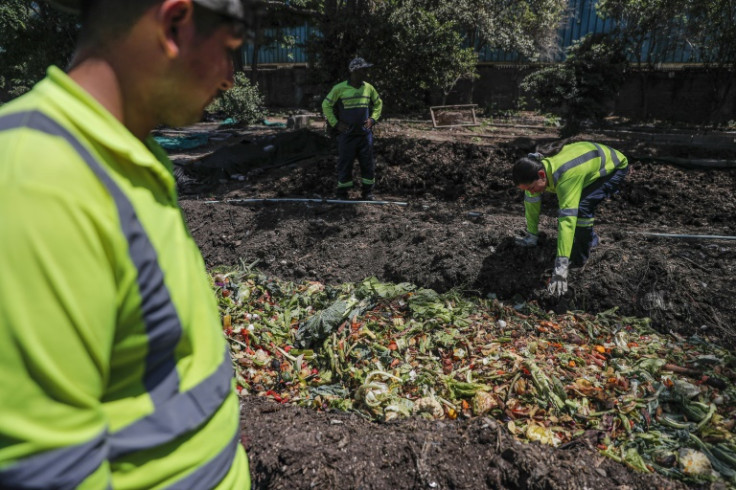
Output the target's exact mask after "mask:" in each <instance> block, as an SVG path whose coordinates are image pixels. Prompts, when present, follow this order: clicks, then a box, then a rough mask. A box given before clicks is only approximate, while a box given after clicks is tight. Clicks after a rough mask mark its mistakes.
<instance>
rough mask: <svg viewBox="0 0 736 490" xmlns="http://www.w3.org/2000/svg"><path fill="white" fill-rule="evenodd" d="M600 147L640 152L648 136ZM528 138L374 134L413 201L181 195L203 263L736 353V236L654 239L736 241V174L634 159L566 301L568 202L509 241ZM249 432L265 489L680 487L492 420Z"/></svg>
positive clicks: (329, 175)
mask: <svg viewBox="0 0 736 490" xmlns="http://www.w3.org/2000/svg"><path fill="white" fill-rule="evenodd" d="M596 139H597V141H600V142H602V143H606V144H610V145H611V146H614V147H616V148H619V149H621V150H622V151H624V153H627V152H628V153H627V154H629V155H631V154H632V152H634V150H636V152H639V154H641V145H640V144H639V143H636V144H635V143H630V142H626V141H607V140H605V139H599V138H596ZM517 143H518V144H515V143H514V142H513V141H511V142H508V141H507V142H504V143H498V144H496V143H494V144H484V145H481V144H473V143H460V142H453V141H431V140H418V139H413V138H404V137H400V136H391V137H387V138H383V139H380V140H379V141H378V143H377V147H376V149H377V164H378V168H377V177H378V181H377V189H376V191H377V195H378V198H379V199H385V200H390V201H400V202H406V203H408V205H407V206H398V205H360V204H345V205H339V204H323V203H283V202H280V203H245V204H244V203H242V202H230V203H227V202H219V203H207V202H206V200H205V199H204V198H202V197H201V196H194V195H190V196H184V197H182V200H181V205H182V207H183V209H184V212H185V215H186V219H187V221H188V223H189V226H190V229H191V231H192V234H193V236H194V238H195V239H196V241H197V243H198V244H199V245H200V247H201V249H202V252H203V255H204V257H205V260H206V263H207V264H208V265H209V266H214V265H228V264H230V265H235V264H237V263H239V262H240V261H241V260H242V261H244V262H246V263H253V262H257V266H256V267H258V268H259V269H261V270H263V271H264V272H265V273H267V274H270V275H273V276H277V277H279V278H282V279H289V280H301V279H310V280H318V281H321V282H326V283H340V282H344V281H351V282H353V281H360V280H362V279H364V278H365V277H368V276H376V277H378V278H379V279H380V280H381V281H391V282H403V281H408V282H413V283H416V284H418V285H421V286H423V287H429V288H433V289H436V290H440V291H444V290H448V289H451V288H462V289H464V290H466V291H467V292H469V293H470V294H479V295H488V294H494V295H496V296H497V297H498V298H499V299H501V300H504V301H528V300H536V301H538V302H540V304H542V305H543V306H544V307H545V308H548V309H555V310H566V309H576V310H584V311H588V312H600V311H603V310H607V309H610V308H613V307H617V308H619V312H620V313H623V314H625V315H632V316H639V317H650V318H651V319H652V320H653V325H654V326H655V328H657V329H659V330H661V331H664V332H669V331H675V332H679V333H680V334H682V335H692V334H696V333H697V334H698V335H701V336H707V337H710V338H712V339H713V340H715V341H717V342H720V343H722V344H725V345H727V346H733V345H736V337H735V336H734V325H736V298H735V295H734V294H733V292H734V291H736V274H735V272H736V241H734V240H713V239H683V238H663V237H654V236H650V235H647V233H651V232H659V233H665V234H677V235H723V236H733V235H736V200H735V199H734V191H735V190H736V170H734V169H720V170H692V169H683V168H681V167H676V166H673V165H668V164H664V163H652V162H651V161H649V160H646V161H645V160H644V159H637V158H630V162H631V165H632V170H633V171H632V173H631V175H630V177H629V178H628V181H627V182H626V184H625V186H624V187H623V188H622V191H621V193H620V195H619V196H617V197H616V198H615V199H614V200H612V201H609V202H606V203H603V204H602V205H601V206H600V207H599V210H598V213H597V216H596V223H597V225H596V226H597V228H596V229H597V231H598V234H599V235H600V236H601V238H602V242H601V245H600V246H599V247H598V248H597V249H596V250H595V251H594V252H593V255H592V257H591V259H590V260H589V262H588V263H587V264H586V265H585V266H584V267H582V268H580V269H573V270H572V272H571V275H570V284H571V291H570V293H569V295H567V296H566V297H564V298H562V300H560V301H552V300H551V299H550V298H548V297H547V296H546V295H545V294H544V286H545V281H546V280H547V279H548V278H549V275H550V269H551V267H552V263H553V260H554V255H555V240H556V235H557V233H556V200H555V198H554V196H549V198H546V197H545V199H544V201H543V217H542V222H541V228H540V229H541V230H542V235H541V240H540V244H539V246H538V247H536V248H534V249H527V250H525V249H519V248H517V247H516V246H514V243H513V236H514V234H515V233H517V232H520V231H521V230H523V229H524V228H525V223H524V211H523V203H522V195H521V191H518V190H517V189H515V188H514V187H513V185H512V183H511V180H510V177H509V173H510V168H511V165H512V162H513V161H514V160H515V159H516V158H517V157H518V156H521V155H523V154H525V153H526V152H527V151H529V149H530V148H531V147H533V145H534V141H533V140H529V139H526V138H525V139H519V140H518V141H517ZM650 149H651V150H652V153H655V152H657V149H656V148H650ZM658 154H661V151H659V152H658ZM307 156H308V155H307ZM229 157H232V155H230V156H229ZM709 157H712V155H709ZM726 157H727V158H733V155H730V154H729V155H727V156H726ZM334 163H335V158H334V157H331V156H316V157H314V158H308V159H305V160H301V161H300V162H297V163H295V164H291V165H270V166H269V167H268V168H267V169H264V168H254V169H252V170H251V171H250V172H248V173H247V175H246V181H245V182H242V183H228V184H222V185H219V186H218V187H216V188H214V189H213V191H212V193H211V194H210V195H211V196H213V197H214V198H216V200H218V201H225V200H228V199H229V200H239V199H240V200H242V199H251V198H283V197H290V198H299V197H304V198H314V197H332V195H333V192H334V186H335V176H334ZM356 167H357V165H356ZM356 177H358V175H357V174H356ZM358 182H359V179H358ZM354 192H355V196H354V197H357V196H358V190H356V191H354ZM244 423H245V434H246V436H247V438H248V440H249V445H250V457H251V464H252V469H253V475H254V481H255V483H256V485H255V486H256V487H257V488H307V487H310V488H311V487H317V488H483V487H489V488H494V487H498V488H586V487H587V488H645V487H660V488H664V487H674V486H675V485H674V484H670V483H663V482H664V480H661V479H659V478H655V477H645V476H642V475H639V474H635V473H633V472H631V471H629V470H628V469H626V468H625V467H624V466H621V465H618V464H617V463H614V462H612V461H609V460H602V459H601V457H600V456H599V455H597V454H596V453H595V451H594V450H592V449H590V448H588V447H585V446H586V445H585V444H582V445H581V446H580V447H578V448H573V449H569V450H559V449H558V450H554V449H550V448H547V447H539V446H529V445H520V444H517V443H514V442H513V441H511V439H510V438H509V437H510V436H507V435H506V434H505V433H504V432H503V431H500V432H499V431H497V430H496V425H495V423H494V422H493V421H488V420H471V421H464V422H459V421H456V422H452V423H450V422H445V423H439V422H425V421H417V420H413V421H404V422H399V423H395V424H390V425H376V424H373V423H369V422H366V421H363V420H362V419H358V418H355V417H350V416H345V415H339V414H319V413H313V412H310V411H307V410H304V409H298V408H288V409H287V408H281V407H279V406H275V405H272V404H268V403H267V402H265V401H261V400H259V399H254V398H252V397H251V398H246V399H245V416H244Z"/></svg>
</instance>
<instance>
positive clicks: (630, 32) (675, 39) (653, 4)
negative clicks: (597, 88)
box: [596, 0, 706, 67]
mask: <svg viewBox="0 0 736 490" xmlns="http://www.w3.org/2000/svg"><path fill="white" fill-rule="evenodd" d="M693 1H695V2H700V1H701V0H600V1H599V2H598V4H597V6H596V9H597V11H598V14H599V15H600V16H601V17H602V18H604V19H609V20H614V21H616V25H617V29H616V30H615V31H614V32H613V33H612V35H614V36H616V37H617V38H618V42H619V43H621V44H622V45H623V46H624V47H625V49H626V51H627V52H628V54H629V55H631V56H632V57H633V59H635V60H636V61H637V62H638V63H640V64H642V63H643V64H647V65H648V66H650V67H651V66H654V65H656V64H657V63H661V62H663V61H664V60H666V59H667V57H668V56H670V55H671V54H672V53H674V52H675V51H676V50H677V49H679V48H681V47H683V46H684V42H685V39H684V37H683V35H682V34H683V33H684V31H685V26H686V24H687V11H688V4H690V3H692V2H693ZM703 27H706V26H703Z"/></svg>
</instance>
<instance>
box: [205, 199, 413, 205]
mask: <svg viewBox="0 0 736 490" xmlns="http://www.w3.org/2000/svg"><path fill="white" fill-rule="evenodd" d="M203 202H204V203H205V204H218V203H226V204H232V203H239V204H263V203H267V202H311V203H318V204H378V205H386V204H395V205H396V206H408V205H409V203H407V202H401V201H358V200H356V201H353V200H350V199H309V198H289V197H286V198H256V199H226V200H224V201H203Z"/></svg>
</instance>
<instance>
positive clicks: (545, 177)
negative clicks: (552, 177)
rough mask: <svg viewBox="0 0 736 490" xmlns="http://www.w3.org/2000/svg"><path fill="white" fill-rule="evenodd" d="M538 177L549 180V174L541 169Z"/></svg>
mask: <svg viewBox="0 0 736 490" xmlns="http://www.w3.org/2000/svg"><path fill="white" fill-rule="evenodd" d="M537 175H538V176H539V178H540V179H543V180H547V173H546V172H545V171H544V169H541V170H540V171H539V172H537Z"/></svg>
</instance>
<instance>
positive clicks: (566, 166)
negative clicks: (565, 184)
mask: <svg viewBox="0 0 736 490" xmlns="http://www.w3.org/2000/svg"><path fill="white" fill-rule="evenodd" d="M597 156H599V154H598V150H590V151H589V152H588V153H584V154H582V155H580V156H579V157H577V158H573V159H572V160H570V161H569V162H566V163H565V164H564V165H562V166H561V167H560V168H558V169H557V172H555V173H554V174H552V178H553V179H554V182H555V185H557V181H558V180H560V177H562V174H564V173H565V172H567V171H568V170H570V169H571V168H575V167H577V166H578V165H582V164H584V163H585V162H589V161H590V160H592V159H594V158H595V157H597Z"/></svg>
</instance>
